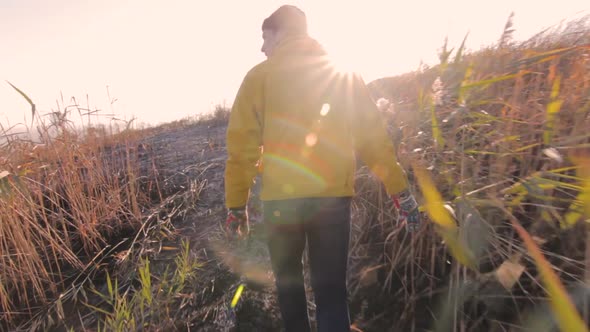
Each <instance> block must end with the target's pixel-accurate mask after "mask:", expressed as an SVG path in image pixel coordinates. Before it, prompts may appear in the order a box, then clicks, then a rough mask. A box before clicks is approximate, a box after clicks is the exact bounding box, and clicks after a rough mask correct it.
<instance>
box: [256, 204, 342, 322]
mask: <svg viewBox="0 0 590 332" xmlns="http://www.w3.org/2000/svg"><path fill="white" fill-rule="evenodd" d="M350 202H351V198H350V197H335V198H305V199H293V200H281V201H265V202H264V203H263V213H264V220H265V223H266V227H267V230H268V246H269V250H270V258H271V263H272V268H273V272H274V275H275V279H276V286H277V291H278V298H279V305H280V310H281V315H282V318H283V323H284V325H285V328H286V330H287V331H297V332H306V331H310V323H309V318H308V312H307V299H306V295H305V287H304V281H303V264H302V257H303V251H304V248H305V244H306V241H307V245H308V253H309V265H310V272H311V286H312V289H313V293H314V297H315V304H316V318H317V327H318V331H319V332H341V331H350V318H349V312H348V304H347V289H346V270H347V265H348V264H347V263H348V245H349V237H350Z"/></svg>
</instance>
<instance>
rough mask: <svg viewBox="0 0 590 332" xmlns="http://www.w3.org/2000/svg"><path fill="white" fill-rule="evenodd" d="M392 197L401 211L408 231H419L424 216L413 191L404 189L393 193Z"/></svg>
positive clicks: (401, 217)
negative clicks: (421, 214)
mask: <svg viewBox="0 0 590 332" xmlns="http://www.w3.org/2000/svg"><path fill="white" fill-rule="evenodd" d="M391 199H392V200H393V204H394V205H395V207H396V209H398V211H399V214H400V219H401V221H402V222H404V223H405V224H406V230H407V231H408V232H415V231H417V230H418V229H419V228H420V225H421V223H422V220H421V219H422V218H421V216H420V211H419V210H418V202H416V199H415V198H414V196H413V195H412V193H410V191H409V190H404V191H402V192H400V193H398V194H397V195H392V196H391Z"/></svg>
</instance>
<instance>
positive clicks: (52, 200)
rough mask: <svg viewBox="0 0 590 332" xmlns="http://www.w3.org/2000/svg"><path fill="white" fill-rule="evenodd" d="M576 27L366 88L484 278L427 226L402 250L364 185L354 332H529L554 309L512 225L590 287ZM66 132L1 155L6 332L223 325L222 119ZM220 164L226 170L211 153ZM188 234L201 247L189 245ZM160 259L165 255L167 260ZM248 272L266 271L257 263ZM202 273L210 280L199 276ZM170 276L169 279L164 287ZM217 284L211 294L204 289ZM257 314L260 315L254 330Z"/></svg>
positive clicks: (257, 301) (355, 259) (384, 204)
mask: <svg viewBox="0 0 590 332" xmlns="http://www.w3.org/2000/svg"><path fill="white" fill-rule="evenodd" d="M582 23H584V24H585V21H584V22H582ZM582 23H577V24H574V25H571V26H569V27H566V30H565V31H559V32H557V33H545V34H541V35H539V36H537V37H535V38H533V39H531V40H530V41H527V42H525V43H522V44H516V43H509V42H508V41H509V38H508V37H509V36H508V35H507V36H504V37H505V38H503V40H504V42H502V45H497V46H494V47H490V48H488V49H485V50H482V51H478V52H476V53H472V54H461V55H460V56H458V55H457V54H456V53H455V54H453V55H452V56H451V54H450V53H449V54H447V53H445V52H443V54H442V56H441V59H442V64H441V65H440V66H436V67H434V68H430V69H426V70H424V71H421V72H415V73H409V74H406V75H402V76H400V77H396V78H388V79H383V80H378V81H376V82H373V83H372V84H371V88H372V90H373V92H374V96H375V98H376V99H377V98H378V97H386V98H388V99H390V100H392V101H393V106H392V107H390V108H389V109H387V110H385V115H386V118H387V121H388V124H389V125H390V129H391V133H392V135H393V137H394V139H396V140H397V141H398V142H400V147H399V155H400V161H401V162H402V164H403V165H404V166H405V167H406V169H408V170H409V175H410V177H411V179H412V180H413V183H414V189H415V191H416V192H417V193H418V196H419V198H420V201H421V202H423V203H426V201H425V197H424V195H423V194H424V190H425V189H428V188H424V187H421V188H420V187H419V186H418V182H417V181H416V180H417V179H416V176H417V175H418V174H422V173H415V171H417V170H421V169H426V170H430V171H431V172H430V173H429V174H430V176H432V178H433V179H434V183H435V185H436V188H437V190H438V191H439V192H440V194H441V196H442V199H443V201H444V203H446V205H447V206H448V208H449V209H450V210H452V211H453V212H454V215H455V219H456V221H457V224H458V226H459V227H458V228H457V230H458V231H457V232H458V233H457V234H455V238H453V237H447V238H445V240H446V244H449V241H452V240H453V239H455V240H456V241H457V243H458V245H459V248H460V250H463V251H468V252H471V253H472V255H473V257H474V258H475V259H476V265H475V266H474V268H472V269H469V268H467V267H465V266H464V265H462V264H460V263H459V262H458V261H457V260H456V259H455V258H454V256H453V255H451V253H450V252H449V251H448V247H447V245H446V244H445V243H441V234H443V235H444V234H445V233H441V232H440V229H441V228H440V227H437V226H435V224H434V223H431V224H429V225H428V226H427V227H426V228H425V229H424V230H423V231H422V233H420V235H419V236H415V237H410V236H409V235H408V234H407V233H405V231H404V230H403V228H402V227H400V226H399V225H397V224H396V222H395V211H394V210H393V209H392V206H391V204H390V202H389V200H388V199H387V198H386V197H385V195H384V192H383V190H382V188H381V186H380V184H379V183H377V182H376V181H375V179H374V178H373V177H372V176H370V174H368V173H367V171H366V169H364V168H363V169H361V170H359V174H358V177H357V192H358V195H357V197H355V201H354V204H353V218H354V223H353V239H352V240H353V241H352V246H351V271H350V275H349V281H350V285H351V308H352V315H353V319H354V321H355V324H357V325H358V326H359V327H361V328H364V329H366V330H368V331H372V330H384V329H387V328H391V327H393V330H408V329H409V328H410V327H412V326H414V327H417V328H431V327H432V324H433V321H434V320H433V319H432V316H433V314H434V315H436V317H437V320H438V321H439V324H442V325H441V326H442V327H441V328H442V330H455V329H458V328H459V327H464V328H465V329H466V330H473V331H481V330H502V329H508V328H509V327H510V326H520V325H523V324H528V321H526V319H527V316H526V313H527V312H528V311H529V310H531V309H532V308H537V307H536V306H532V305H531V304H541V303H543V302H544V299H546V298H547V293H546V292H545V289H546V288H545V284H543V282H542V280H541V279H540V275H539V270H538V265H537V264H536V263H535V261H533V260H532V259H531V257H530V256H528V255H527V254H526V253H527V250H526V248H525V246H524V244H523V242H522V240H521V238H520V237H519V236H518V235H517V234H516V233H515V231H514V228H513V226H512V225H511V223H510V220H511V216H514V217H516V219H517V220H518V221H519V223H521V224H522V225H523V226H524V227H525V228H526V230H527V231H528V233H530V234H531V235H532V236H533V239H534V240H535V241H536V243H537V244H538V245H539V246H540V247H541V249H542V251H543V253H544V254H545V256H546V257H547V258H548V260H549V261H550V263H551V264H552V265H553V266H554V270H555V271H556V272H557V274H558V276H559V278H560V280H561V281H562V282H563V283H564V284H565V285H566V286H567V287H573V286H576V285H579V284H580V282H582V281H584V280H585V274H586V264H585V259H586V253H585V250H586V249H585V248H586V232H585V227H586V226H585V225H586V224H585V222H583V221H584V220H585V219H586V218H588V216H587V215H583V214H582V213H578V210H580V211H582V204H583V202H584V199H585V198H584V196H583V195H582V194H583V193H584V190H585V189H584V188H585V187H584V182H583V179H582V176H583V174H582V173H581V172H580V171H579V169H580V167H577V168H576V164H574V161H575V160H576V159H575V158H574V157H575V156H580V155H583V154H584V153H586V152H587V151H588V148H589V144H590V136H589V134H588V132H587V129H588V128H590V119H589V117H588V114H589V111H590V106H589V105H590V101H589V100H588V96H589V95H590V76H589V75H590V73H589V71H588V68H589V63H588V61H590V60H589V49H588V47H587V45H588V44H589V43H590V37H589V29H588V28H587V26H586V25H584V24H582ZM437 78H439V79H438V82H439V83H436V84H433V83H434V82H435V81H437ZM63 115H64V117H63V118H59V117H57V118H56V119H55V121H54V122H52V123H50V124H49V125H43V124H41V127H43V126H44V128H45V129H44V130H45V131H42V133H43V132H45V133H46V132H49V131H51V130H53V131H54V132H55V133H56V135H53V136H49V135H40V137H41V139H42V143H43V144H42V145H39V144H33V143H30V142H26V141H22V140H12V141H9V142H8V144H5V145H3V146H2V156H4V157H3V159H1V160H0V171H3V170H6V171H8V173H9V174H8V175H7V173H4V176H3V177H2V179H1V184H2V197H1V199H2V200H3V202H8V203H9V204H2V205H1V208H0V209H1V210H0V213H1V214H0V215H1V216H2V225H3V226H2V228H1V229H0V232H1V235H2V238H3V239H4V240H3V242H2V243H1V245H0V257H1V258H2V260H1V261H0V264H1V265H0V275H1V277H2V279H1V282H0V298H2V301H0V306H2V311H3V313H4V314H3V319H4V321H5V322H6V324H12V323H10V322H18V321H20V319H19V318H21V317H23V316H24V317H26V316H27V315H28V313H27V309H26V308H31V310H32V311H33V313H41V316H38V317H37V318H42V319H37V320H34V321H36V322H43V324H46V326H49V325H54V326H55V325H56V324H50V322H49V320H48V319H47V316H46V314H47V313H48V314H49V315H50V317H53V320H54V321H57V322H58V323H57V325H58V326H59V325H63V322H64V321H67V322H68V324H71V323H72V319H71V317H75V316H76V314H75V313H76V312H77V311H78V310H80V312H81V313H82V314H81V315H80V316H79V317H81V318H80V319H78V320H77V321H79V322H78V323H79V324H82V325H84V326H86V327H89V326H96V322H97V318H99V319H100V320H101V321H102V322H103V326H104V324H110V326H111V327H112V326H114V325H116V324H122V325H121V326H126V327H127V328H129V327H131V326H133V325H135V326H141V325H140V324H143V323H149V324H152V325H155V326H158V324H160V326H161V327H165V326H166V327H168V328H171V327H172V326H176V327H177V328H180V329H182V327H181V326H185V325H186V324H189V325H193V326H199V324H201V323H199V322H201V321H210V324H209V325H207V326H209V327H211V328H213V329H214V327H215V326H216V325H215V324H222V323H223V322H222V321H221V322H220V319H222V317H221V316H223V314H224V311H223V310H221V309H220V308H223V305H224V302H225V301H226V300H227V297H228V294H230V293H231V291H232V289H233V288H232V287H233V286H235V285H236V282H237V279H236V278H235V276H232V275H231V273H229V271H228V269H227V268H225V267H223V265H222V264H220V262H221V258H219V257H216V256H215V255H211V254H207V249H203V248H206V247H210V245H211V244H210V240H211V238H214V237H215V236H217V235H219V234H217V233H216V230H217V228H216V226H217V225H216V224H217V222H219V221H220V220H221V219H222V218H223V215H222V214H223V211H222V204H221V202H220V201H219V198H215V197H216V195H219V192H220V190H221V185H220V183H219V181H218V180H219V176H220V174H221V171H220V169H218V168H215V167H213V168H207V165H215V164H216V163H217V164H218V163H219V162H218V161H217V162H215V160H216V159H215V158H219V157H220V156H223V140H222V137H223V136H222V135H220V134H219V133H217V134H215V135H212V134H210V130H209V129H206V128H211V124H212V123H213V124H216V125H218V126H219V125H220V126H221V127H217V128H221V129H222V128H223V123H224V121H225V119H226V118H224V115H223V112H220V113H219V114H217V117H216V118H215V119H213V120H209V124H204V123H202V124H201V125H197V127H191V126H193V125H190V124H186V123H175V124H170V125H167V126H164V127H161V128H157V129H150V130H146V131H133V130H120V131H119V132H118V133H117V134H116V135H114V134H115V133H113V132H109V131H108V130H101V129H100V128H99V129H96V128H87V130H86V135H78V134H76V133H75V132H74V131H73V130H72V129H71V128H70V127H68V125H67V121H65V115H66V111H65V110H64V111H63ZM211 121H213V122H211ZM203 125H204V126H203ZM199 126H201V127H199ZM166 127H167V128H166ZM186 128H201V129H200V130H199V131H198V133H197V132H193V134H188V132H190V130H189V131H183V130H181V129H186ZM221 129H220V130H221ZM183 133H184V134H183ZM185 134H186V135H185ZM149 137H152V138H153V137H160V138H162V137H163V139H164V141H163V142H164V143H162V142H160V143H161V144H163V145H161V146H160V148H161V149H164V150H158V151H166V156H168V157H166V158H160V157H161V156H154V154H153V153H152V154H150V153H149V151H150V150H149V148H150V146H153V144H152V145H150V144H148V145H142V144H140V142H145V140H146V139H148V140H149ZM183 140H184V141H191V140H194V142H196V141H197V140H198V141H199V142H201V141H202V142H201V143H199V145H198V148H196V150H200V151H203V152H202V156H201V157H202V159H199V158H198V157H196V155H192V153H194V152H195V151H193V150H194V149H195V147H190V148H189V147H188V146H187V147H185V148H186V149H189V150H190V151H180V150H181V149H182V148H180V147H178V146H176V145H174V144H175V142H179V141H183ZM153 142H155V141H152V143H153ZM160 143H158V144H160ZM166 144H168V145H166ZM146 148H147V149H148V150H145V149H146ZM171 150H172V151H171ZM207 151H209V152H207ZM215 151H218V152H215ZM171 152H174V153H172V154H171ZM213 152H215V153H219V154H215V153H214V154H215V155H209V154H208V153H213ZM158 153H160V152H158ZM162 153H164V152H162ZM197 154H198V152H197ZM186 155H191V156H195V158H196V159H194V160H193V159H191V158H188V159H187V160H186V161H185V162H188V164H187V165H185V166H191V165H189V164H190V163H192V165H193V166H195V165H199V167H192V168H191V167H189V168H186V167H180V166H178V167H176V166H171V163H174V161H178V158H183V157H182V156H186ZM5 156H10V157H9V158H7V157H5ZM179 156H180V157H179ZM199 160H200V161H202V162H204V163H203V164H199V163H198V162H197V161H199ZM155 161H158V162H155ZM167 169H168V170H171V169H174V170H173V171H168V172H167V171H166V170H167ZM427 174H428V173H427ZM113 175H117V176H113ZM214 179H217V180H214ZM207 195H212V196H211V197H209V198H207ZM199 202H206V203H204V204H201V205H199V204H200V203H199ZM207 202H208V203H207ZM215 202H217V203H215ZM431 217H433V219H434V220H435V221H436V219H437V216H436V215H431ZM199 220H203V222H202V223H199ZM187 223H189V224H191V223H192V225H193V226H192V227H193V228H196V229H199V227H202V228H200V229H201V231H194V230H193V231H187V229H190V228H191V227H189V226H187V225H188V224H187ZM195 225H199V226H195ZM39 226H41V227H39ZM138 230H141V231H140V232H139V233H137V231H138ZM203 230H206V231H207V232H208V233H207V234H206V235H207V236H206V237H208V238H206V239H202V240H198V241H191V242H190V248H191V249H190V250H189V252H190V253H191V255H188V256H187V255H184V256H183V255H182V254H180V253H179V252H178V249H177V248H182V246H181V245H180V239H182V238H193V239H194V238H198V239H201V236H202V235H203V232H202V231H203ZM136 233H137V234H139V235H138V236H135V234H136ZM211 234H217V235H215V236H214V235H211ZM125 239H127V240H125ZM103 249H105V250H103ZM209 250H210V249H209ZM167 252H171V253H173V254H168V255H164V256H162V255H163V254H166V253H167ZM181 252H183V251H181ZM197 252H199V253H201V254H198V255H197V254H196V253H197ZM213 252H215V250H213ZM217 253H219V251H217ZM256 255H257V256H258V257H260V256H264V253H263V250H262V251H261V252H259V253H257V254H256ZM195 257H198V260H197V261H198V262H201V263H207V264H205V266H206V268H203V267H202V268H203V269H201V270H199V269H194V267H195V266H194V265H193V264H194V263H195V262H194V258H195ZM146 258H148V259H150V260H152V261H154V260H156V261H157V260H158V259H159V260H160V262H161V263H160V264H158V263H152V264H151V265H150V270H149V272H150V274H152V275H153V276H152V278H149V279H146V271H148V270H147V269H146V260H145V259H146ZM167 266H170V268H171V270H169V273H168V274H165V273H164V270H165V268H166V267H167ZM182 267H185V268H184V269H183V268H182ZM187 267H188V268H187ZM142 269H143V270H142ZM105 271H111V273H110V274H111V275H114V276H116V277H117V280H120V282H119V284H118V286H119V287H118V288H119V291H118V292H117V291H114V290H113V287H112V286H111V287H108V284H106V283H104V280H105V278H106V275H105ZM140 271H144V274H143V275H144V277H143V278H141V275H142V272H140ZM195 272H197V273H196V274H195ZM224 276H225V277H224ZM208 278H209V279H212V280H218V281H219V283H213V284H207V282H206V281H207V280H208ZM206 279H207V280H206ZM186 280H191V285H192V286H187V282H186ZM148 281H149V282H148ZM72 285H74V286H75V287H73V288H72V287H71V286H72ZM91 289H97V290H98V291H99V293H100V294H103V298H102V299H101V297H97V296H95V295H94V296H93V295H92V294H93V293H92V291H91ZM160 290H165V291H164V292H161V291H160ZM449 290H450V292H448V291H449ZM60 294H62V296H61V298H60V300H56V299H57V298H58V297H59V296H60ZM105 294H106V295H105ZM160 294H166V295H160ZM199 294H200V295H199ZM204 294H210V295H207V296H206V295H204ZM211 294H212V295H211ZM248 294H249V295H248V296H249V298H250V300H249V301H246V302H244V303H245V305H244V306H242V307H241V310H242V311H238V316H240V317H241V319H242V321H243V320H248V319H250V320H252V321H253V322H256V323H253V324H251V325H254V326H258V327H260V326H263V325H261V324H264V323H263V322H264V321H266V322H267V323H268V324H269V325H268V326H267V327H268V328H272V327H273V326H275V325H273V324H276V323H277V321H276V318H277V315H276V312H273V311H272V309H271V308H274V307H273V306H272V303H273V301H274V300H273V297H272V291H270V290H268V289H267V290H263V291H260V292H257V291H254V290H251V291H250V293H248ZM577 294H584V293H581V292H577ZM107 295H108V296H107ZM229 296H231V294H230V295H229ZM9 299H10V300H9ZM27 299H29V300H30V301H27ZM33 299H35V300H34V301H33ZM432 300H434V301H435V302H433V303H435V304H434V305H433V304H431V303H429V302H431V301H432ZM574 300H576V301H578V302H580V301H581V300H582V297H579V296H578V297H577V298H575V299H574ZM438 301H442V302H438ZM445 301H450V302H445ZM81 302H84V303H87V304H91V305H93V306H95V307H96V308H95V309H88V308H89V307H88V306H87V305H80V303H81ZM438 303H442V304H443V306H442V307H438V306H437V304H438ZM260 306H265V307H266V309H264V310H262V311H265V312H266V313H265V314H266V316H265V315H260V314H258V316H257V315H256V314H254V313H253V312H256V311H257V309H260ZM64 307H65V309H63V308H64ZM441 308H446V309H447V310H448V309H451V310H450V311H449V313H445V311H444V310H441ZM274 309H275V310H276V308H274ZM101 310H102V311H101ZM64 312H66V313H67V315H66V314H64ZM64 316H68V318H70V319H67V320H64V319H65V318H66V317H64ZM220 317H221V318H220ZM540 317H541V316H540ZM542 317H545V318H546V317H550V316H548V315H543V316H542ZM9 319H11V320H10V321H9ZM29 322H31V321H29ZM534 322H536V323H539V324H540V323H542V322H544V321H543V320H542V319H535V320H534ZM6 326H8V325H6ZM203 326H206V324H205V325H201V327H203ZM515 330H517V329H515Z"/></svg>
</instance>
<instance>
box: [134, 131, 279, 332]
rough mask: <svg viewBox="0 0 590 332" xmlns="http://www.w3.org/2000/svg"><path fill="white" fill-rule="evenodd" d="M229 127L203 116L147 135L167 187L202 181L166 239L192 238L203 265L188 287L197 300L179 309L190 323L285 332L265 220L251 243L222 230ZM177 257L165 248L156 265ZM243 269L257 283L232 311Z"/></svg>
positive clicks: (190, 325) (211, 328) (173, 189)
mask: <svg viewBox="0 0 590 332" xmlns="http://www.w3.org/2000/svg"><path fill="white" fill-rule="evenodd" d="M225 129H226V127H225V125H222V124H217V125H216V124H214V123H213V124H207V123H199V124H195V125H191V126H188V127H183V128H178V129H174V130H164V131H162V132H160V133H157V134H155V135H153V136H151V137H149V138H148V139H146V141H145V142H146V143H147V145H148V147H149V149H150V150H151V151H150V152H151V153H150V154H151V155H152V156H154V157H153V160H154V161H155V165H156V168H157V169H158V171H159V173H160V177H161V178H163V179H167V180H165V181H164V183H163V191H164V192H166V194H169V193H171V192H182V191H186V190H191V183H192V187H193V188H194V187H198V188H201V190H200V194H199V196H198V199H197V200H196V204H195V205H194V206H193V207H192V209H190V211H189V212H188V213H187V214H185V215H184V216H183V217H182V218H176V219H175V220H174V221H173V224H174V228H175V231H176V235H177V236H175V237H174V239H173V240H170V241H168V243H164V244H163V245H164V246H167V247H174V246H177V247H179V244H180V241H181V240H182V239H186V240H189V241H190V248H191V253H192V254H193V255H195V256H196V257H197V259H198V261H199V262H200V263H202V264H203V265H202V267H201V269H200V270H199V271H198V272H197V282H196V283H195V284H193V285H190V286H189V289H188V290H186V291H185V293H187V294H189V295H190V296H191V297H192V299H191V301H190V304H189V305H188V306H186V307H184V308H181V309H179V310H181V311H182V312H181V313H180V317H182V321H184V322H190V323H188V324H187V325H186V329H187V330H193V331H223V330H227V329H228V328H230V327H232V326H235V328H234V329H233V330H237V331H278V330H280V322H279V312H278V307H277V305H276V296H275V294H274V287H273V285H272V274H271V273H270V267H269V262H268V253H267V251H266V247H265V244H264V238H263V237H264V235H263V231H262V229H261V227H260V224H259V222H260V220H259V219H258V218H257V217H254V218H253V220H252V229H253V231H252V237H251V241H250V244H249V245H246V244H244V243H232V244H230V243H228V242H226V241H224V237H223V234H222V230H221V226H222V225H223V222H224V221H225V213H226V210H225V208H224V192H223V170H224V167H225V166H224V164H225V158H226V149H225ZM174 258H175V255H174V253H173V252H166V251H161V252H160V253H159V254H158V255H156V256H155V257H154V259H153V261H154V264H153V271H163V270H164V268H165V267H166V266H168V265H170V264H173V263H174ZM245 265H246V266H247V267H246V271H244V270H243V268H244V266H245ZM156 273H157V272H156ZM241 273H244V274H249V275H251V276H253V277H252V278H253V279H254V280H255V282H251V281H252V279H248V281H250V282H249V283H248V284H247V285H246V287H245V289H244V292H243V295H242V297H241V299H240V302H239V305H238V306H237V308H236V310H235V311H233V310H229V309H228V306H229V304H230V302H231V299H232V297H233V296H234V293H235V290H236V288H237V287H238V285H239V283H240V274H241ZM256 281H258V282H256ZM234 314H235V317H232V316H233V315H234ZM177 317H178V315H177Z"/></svg>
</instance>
